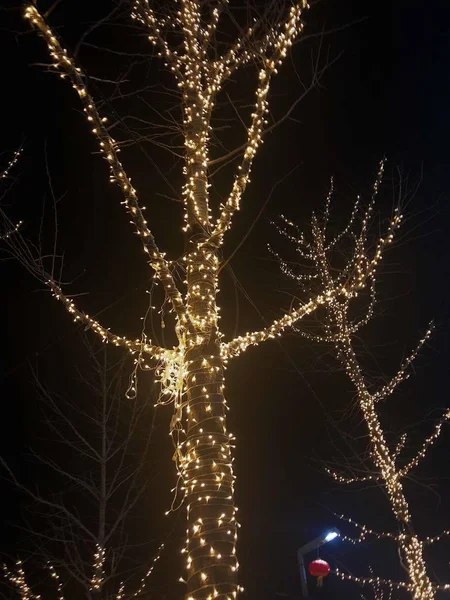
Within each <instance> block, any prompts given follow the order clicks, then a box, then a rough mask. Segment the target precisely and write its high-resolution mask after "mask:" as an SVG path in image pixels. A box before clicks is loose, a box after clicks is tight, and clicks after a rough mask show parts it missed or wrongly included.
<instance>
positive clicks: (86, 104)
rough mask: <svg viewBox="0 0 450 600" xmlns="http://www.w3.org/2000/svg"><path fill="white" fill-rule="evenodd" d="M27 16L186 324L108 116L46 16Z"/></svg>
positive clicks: (30, 12) (32, 11)
mask: <svg viewBox="0 0 450 600" xmlns="http://www.w3.org/2000/svg"><path fill="white" fill-rule="evenodd" d="M24 14H25V17H26V18H27V19H28V20H29V21H30V23H31V24H32V25H33V26H34V27H35V28H36V29H38V30H39V32H40V33H41V35H42V37H43V38H44V39H45V41H46V42H47V45H48V49H49V52H50V56H51V57H52V59H53V60H54V67H55V69H56V70H57V71H58V72H59V73H60V74H61V76H62V77H66V76H67V77H68V78H69V79H70V81H71V82H72V86H73V88H74V89H75V90H76V91H77V92H78V95H79V97H80V100H81V103H82V105H83V108H84V111H85V113H86V115H87V119H88V121H89V122H90V124H91V125H92V126H93V129H92V133H93V134H94V135H95V137H96V138H97V140H98V142H99V145H100V151H101V152H102V153H103V154H104V156H105V160H106V161H107V162H108V164H109V167H110V171H111V178H110V179H111V181H112V182H114V183H116V184H117V185H118V186H119V187H120V189H121V191H122V194H123V196H124V200H123V202H122V204H123V205H124V206H125V208H126V209H127V211H128V213H129V214H130V216H131V219H132V222H133V223H134V226H135V228H136V232H137V234H138V235H139V237H140V238H141V239H142V243H143V246H144V251H145V252H146V254H148V257H149V258H148V262H149V264H150V266H151V267H152V268H153V269H154V270H155V274H156V276H157V277H158V279H160V281H161V282H162V284H163V285H164V289H165V291H166V294H167V296H168V297H169V298H170V300H171V302H172V306H173V309H174V311H175V312H176V314H177V316H178V318H179V320H180V322H181V324H182V325H187V323H188V321H187V315H186V310H185V308H184V305H183V300H182V298H181V294H180V292H179V291H178V289H177V286H176V284H175V281H174V279H173V277H172V273H171V271H170V268H169V264H168V262H167V261H166V259H165V258H164V254H163V253H162V252H160V250H159V248H158V247H157V245H156V242H155V239H154V237H153V234H152V232H151V231H150V229H149V228H148V225H147V221H146V220H145V218H144V215H143V212H142V211H143V210H144V207H142V208H141V207H140V205H139V203H138V198H137V194H136V190H135V189H134V188H133V186H132V184H131V180H130V178H129V177H128V176H127V174H126V172H125V170H124V168H123V166H122V163H121V162H120V160H119V158H118V149H117V144H116V143H115V141H114V140H113V139H112V138H111V136H110V135H109V133H108V129H107V127H106V125H105V123H106V120H107V119H106V117H101V116H100V115H99V113H98V111H97V108H96V106H95V103H94V100H93V98H92V96H91V95H90V94H89V91H88V89H87V86H86V83H85V76H84V75H83V73H82V71H81V69H80V68H79V67H77V66H75V63H74V61H73V59H72V58H70V57H69V55H68V54H67V51H66V50H65V49H64V48H62V46H61V44H60V42H59V40H58V38H57V37H56V35H55V34H54V32H53V31H52V30H51V29H50V27H49V26H48V25H47V23H46V22H45V20H44V18H43V16H42V15H41V14H40V13H39V11H38V10H37V8H36V7H35V6H33V5H29V6H27V8H26V9H25V13H24Z"/></svg>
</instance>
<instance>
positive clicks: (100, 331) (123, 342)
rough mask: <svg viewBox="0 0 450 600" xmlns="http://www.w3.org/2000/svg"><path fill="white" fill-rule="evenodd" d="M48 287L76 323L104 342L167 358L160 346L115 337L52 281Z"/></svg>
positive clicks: (162, 358)
mask: <svg viewBox="0 0 450 600" xmlns="http://www.w3.org/2000/svg"><path fill="white" fill-rule="evenodd" d="M47 285H48V286H49V288H50V289H51V290H52V292H53V295H54V297H55V298H56V299H57V300H59V301H60V302H62V303H63V305H64V306H65V308H66V310H67V311H68V312H69V314H71V315H72V316H73V318H74V319H73V320H74V321H75V322H76V323H81V324H82V325H84V326H85V327H86V329H92V331H94V332H95V333H96V334H97V335H99V336H100V338H101V340H102V341H103V342H110V343H111V344H113V345H114V346H121V347H122V348H126V349H127V350H129V351H130V352H131V353H142V352H144V353H145V354H148V355H149V356H150V357H152V358H153V359H155V360H164V358H165V352H166V351H165V349H164V348H160V347H159V346H153V345H152V344H148V343H144V344H143V343H142V341H141V340H139V339H137V340H134V341H132V340H128V339H127V338H125V337H121V336H119V335H115V334H113V333H111V332H110V331H109V329H106V328H105V327H103V326H102V325H100V323H99V322H98V321H96V320H95V319H93V318H92V317H90V316H89V315H87V314H86V313H84V312H83V311H81V310H79V309H78V308H77V307H76V305H75V303H74V301H73V300H72V299H71V298H69V297H68V296H66V295H65V294H63V292H62V290H61V288H60V287H59V286H58V285H57V284H56V283H55V282H54V281H52V280H48V281H47Z"/></svg>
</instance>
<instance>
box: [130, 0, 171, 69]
mask: <svg viewBox="0 0 450 600" xmlns="http://www.w3.org/2000/svg"><path fill="white" fill-rule="evenodd" d="M133 10H134V12H132V13H131V16H132V18H134V19H137V20H139V21H140V22H141V23H142V24H143V25H145V26H146V27H148V29H149V30H150V36H149V40H150V42H151V43H152V44H153V45H154V46H156V47H159V49H160V51H161V55H162V56H163V57H164V60H165V61H166V62H167V64H168V66H169V67H170V69H171V70H172V71H173V72H174V73H176V74H177V75H178V77H179V74H178V69H179V68H180V66H181V63H180V60H179V58H178V56H177V54H176V52H173V51H172V50H171V49H170V48H169V44H168V43H167V40H166V38H165V37H164V35H163V34H162V33H161V27H162V26H164V25H165V24H166V23H164V22H161V21H158V19H157V18H156V16H155V11H154V10H153V9H152V8H151V7H150V5H149V2H148V0H135V2H134V5H133Z"/></svg>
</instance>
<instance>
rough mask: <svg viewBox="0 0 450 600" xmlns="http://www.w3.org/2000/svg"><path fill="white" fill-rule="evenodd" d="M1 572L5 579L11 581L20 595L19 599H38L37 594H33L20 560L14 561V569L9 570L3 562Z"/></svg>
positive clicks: (39, 597)
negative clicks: (12, 570) (13, 570)
mask: <svg viewBox="0 0 450 600" xmlns="http://www.w3.org/2000/svg"><path fill="white" fill-rule="evenodd" d="M3 573H4V576H5V578H6V580H7V581H9V583H11V584H12V585H13V586H14V587H15V588H16V591H17V593H18V595H19V596H20V600H40V599H41V596H40V595H39V594H34V593H33V592H32V590H31V588H30V586H29V585H28V583H27V580H26V577H25V571H24V570H23V566H22V561H21V560H17V561H16V570H15V572H14V573H13V572H11V571H10V570H9V569H8V567H7V566H6V565H5V564H3Z"/></svg>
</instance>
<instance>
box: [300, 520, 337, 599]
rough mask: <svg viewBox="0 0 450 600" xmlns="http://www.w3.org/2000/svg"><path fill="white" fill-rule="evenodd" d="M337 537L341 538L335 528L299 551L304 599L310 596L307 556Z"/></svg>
mask: <svg viewBox="0 0 450 600" xmlns="http://www.w3.org/2000/svg"><path fill="white" fill-rule="evenodd" d="M337 537H339V530H338V529H336V527H333V529H329V530H328V531H327V532H326V533H324V534H323V535H319V537H316V538H315V539H314V540H312V541H311V542H308V543H307V544H305V545H304V546H302V547H301V548H299V549H298V550H297V559H298V566H299V568H300V581H301V583H302V596H303V598H308V596H309V594H308V584H307V581H306V570H305V555H306V554H309V553H310V552H313V551H314V550H317V549H318V548H320V547H321V546H323V545H324V544H327V543H328V542H332V541H333V540H334V539H336V538H337Z"/></svg>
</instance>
